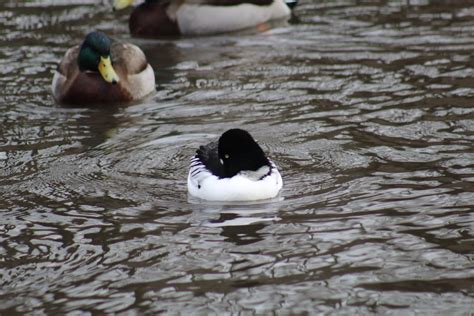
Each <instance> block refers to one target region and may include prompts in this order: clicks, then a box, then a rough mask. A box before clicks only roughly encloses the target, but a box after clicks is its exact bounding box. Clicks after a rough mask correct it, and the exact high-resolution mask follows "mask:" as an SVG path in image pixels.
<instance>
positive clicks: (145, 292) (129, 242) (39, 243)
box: [0, 0, 474, 315]
mask: <svg viewBox="0 0 474 316" xmlns="http://www.w3.org/2000/svg"><path fill="white" fill-rule="evenodd" d="M461 2H462V4H460V3H461ZM128 14H129V11H128V12H119V13H113V12H112V10H111V8H110V5H109V4H108V3H107V2H106V1H93V0H88V1H86V0H83V1H81V0H71V1H66V0H62V1H57V0H54V1H53V0H34V1H14V0H4V1H1V2H0V87H1V89H0V124H1V125H0V126H1V129H0V166H1V167H0V183H1V186H0V195H1V199H0V209H1V219H2V220H1V222H0V313H1V314H14V313H18V314H23V313H26V312H30V313H35V314H54V313H67V312H72V313H74V314H75V313H80V312H91V313H104V312H107V313H119V312H124V313H127V314H142V313H147V314H156V313H159V312H167V313H178V312H181V313H183V314H189V313H198V314H213V313H215V314H222V313H224V312H227V313H237V312H243V313H244V314H245V315H247V314H268V313H272V312H276V313H282V314H305V313H306V312H310V313H311V312H312V313H314V312H320V313H335V314H346V315H353V314H356V313H362V314H367V313H378V314H399V313H402V314H407V313H408V314H409V313H421V314H432V313H433V312H435V313H443V314H452V315H454V314H456V315H466V314H469V313H472V312H473V311H474V262H473V259H474V232H473V229H474V215H473V211H474V145H473V144H474V142H473V140H474V79H473V78H474V62H473V50H474V2H469V1H435V0H433V1H428V0H427V1H423V0H420V1H303V0H301V4H300V5H299V6H298V7H297V8H296V10H295V17H293V18H292V19H291V21H290V22H289V23H286V24H277V25H274V26H273V28H270V29H267V30H266V31H265V30H264V31H261V30H262V28H260V29H261V30H260V31H258V30H249V31H245V32H242V33H237V34H230V35H229V34H227V35H220V36H209V37H201V38H180V39H176V38H175V39H165V40H140V39H131V38H130V36H129V34H128V29H127V15H128ZM93 29H99V30H102V31H106V32H108V33H109V34H111V35H112V36H113V37H115V38H117V39H120V40H126V41H132V42H134V43H136V44H138V45H140V46H141V47H142V48H143V50H144V51H145V53H146V54H147V56H148V58H149V61H150V63H151V64H152V66H153V67H154V69H155V72H156V79H157V93H156V95H154V96H152V97H150V98H148V99H147V100H144V101H142V102H139V103H136V104H132V105H130V106H128V107H109V108H107V109H94V108H87V107H83V108H66V107H61V106H58V105H56V104H55V102H54V101H53V99H52V97H51V94H50V83H51V79H52V73H53V71H54V69H55V67H56V64H57V62H58V61H59V60H60V58H61V57H62V55H63V54H64V52H65V50H66V49H67V48H68V47H70V46H71V45H73V44H75V43H79V42H80V41H81V40H82V38H83V36H84V34H85V33H87V32H88V31H90V30H93ZM231 127H241V128H245V129H247V130H249V131H250V132H251V133H252V134H253V135H254V136H255V137H256V138H257V139H258V140H259V141H260V143H261V144H262V147H263V148H264V149H265V151H267V152H269V153H270V155H271V157H272V159H273V160H274V161H275V162H276V163H277V164H278V165H279V166H280V169H281V170H282V175H283V181H284V189H283V191H282V194H281V198H280V199H275V200H272V201H265V202H262V203H247V204H229V205H223V204H218V203H212V204H209V203H200V202H199V201H197V200H194V199H192V198H189V197H188V196H187V192H186V175H187V167H188V161H189V158H190V156H191V155H192V154H193V152H194V150H195V149H196V148H197V147H198V146H199V145H200V144H204V143H206V142H208V141H210V140H211V139H214V138H215V137H217V136H218V135H220V134H221V133H222V132H223V131H225V130H226V129H228V128H231Z"/></svg>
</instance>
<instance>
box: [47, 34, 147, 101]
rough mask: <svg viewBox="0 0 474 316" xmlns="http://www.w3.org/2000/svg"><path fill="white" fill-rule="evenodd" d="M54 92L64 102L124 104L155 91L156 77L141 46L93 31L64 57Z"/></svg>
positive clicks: (55, 81)
mask: <svg viewBox="0 0 474 316" xmlns="http://www.w3.org/2000/svg"><path fill="white" fill-rule="evenodd" d="M52 91H53V96H54V98H55V99H56V100H57V101H58V102H60V103H66V104H76V105H79V104H80V105H91V104H99V103H123V102H129V101H133V100H138V99H141V98H143V97H145V96H146V95H148V94H150V93H151V92H153V91H155V74H154V72H153V69H152V68H151V66H150V65H149V64H148V62H147V59H146V57H145V54H144V53H143V52H142V50H141V49H140V48H138V47H137V46H135V45H133V44H129V43H120V42H115V41H112V39H110V38H109V37H108V36H107V35H105V34H104V33H101V32H91V33H89V34H87V36H86V37H85V39H84V41H83V43H82V45H80V46H79V45H77V46H74V47H72V48H70V49H69V50H68V51H67V52H66V54H65V55H64V57H63V59H62V60H61V62H60V63H59V65H58V68H57V70H56V71H55V74H54V77H53V83H52Z"/></svg>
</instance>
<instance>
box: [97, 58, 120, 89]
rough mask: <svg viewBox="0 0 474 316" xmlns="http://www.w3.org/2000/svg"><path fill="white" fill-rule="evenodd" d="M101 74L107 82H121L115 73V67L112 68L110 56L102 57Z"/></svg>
mask: <svg viewBox="0 0 474 316" xmlns="http://www.w3.org/2000/svg"><path fill="white" fill-rule="evenodd" d="M99 72H100V74H101V75H102V78H104V80H105V81H107V82H110V83H117V82H119V76H118V75H117V73H116V72H115V70H114V67H112V62H111V61H110V56H107V57H102V56H101V57H100V63H99Z"/></svg>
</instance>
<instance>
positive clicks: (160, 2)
mask: <svg viewBox="0 0 474 316" xmlns="http://www.w3.org/2000/svg"><path fill="white" fill-rule="evenodd" d="M287 1H291V2H290V3H291V4H290V3H289V4H288V5H287V4H286V3H285V1H284V0H146V1H145V2H144V3H142V4H140V5H139V6H138V7H136V8H135V9H134V10H133V12H132V14H131V16H130V20H129V27H130V32H131V33H132V35H133V36H143V37H159V36H163V35H180V34H183V35H204V34H217V33H224V32H231V31H236V30H241V29H245V28H249V27H252V26H256V25H258V24H261V23H264V22H267V21H270V20H274V19H281V18H285V17H287V16H289V15H290V13H291V11H290V8H289V5H290V6H293V4H294V3H295V1H296V0H287ZM133 3H134V0H114V9H117V10H118V9H123V8H125V7H127V6H129V5H131V4H133Z"/></svg>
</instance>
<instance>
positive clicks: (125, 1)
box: [114, 0, 135, 10]
mask: <svg viewBox="0 0 474 316" xmlns="http://www.w3.org/2000/svg"><path fill="white" fill-rule="evenodd" d="M134 2H135V1H134V0H114V10H122V9H125V8H126V7H128V6H131V5H132V4H133V3H134Z"/></svg>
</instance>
